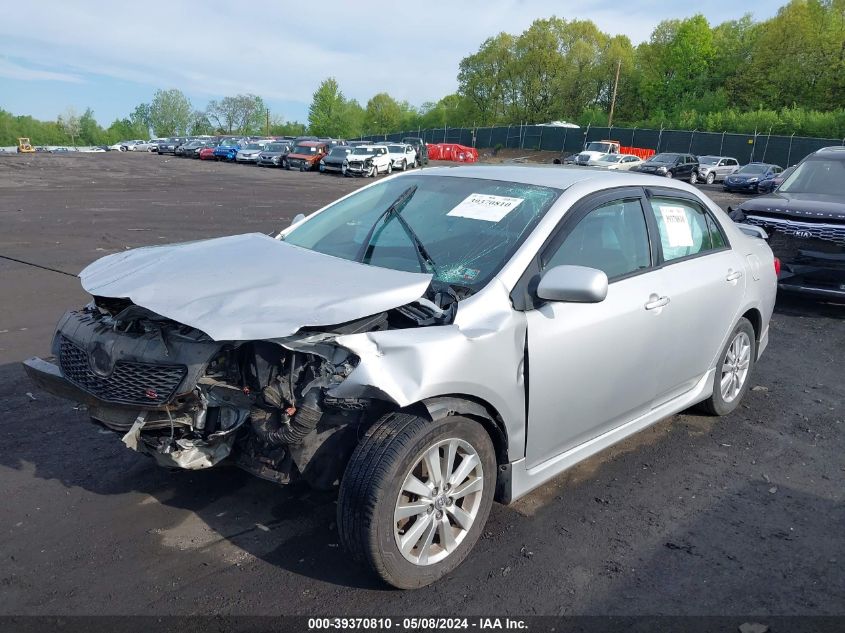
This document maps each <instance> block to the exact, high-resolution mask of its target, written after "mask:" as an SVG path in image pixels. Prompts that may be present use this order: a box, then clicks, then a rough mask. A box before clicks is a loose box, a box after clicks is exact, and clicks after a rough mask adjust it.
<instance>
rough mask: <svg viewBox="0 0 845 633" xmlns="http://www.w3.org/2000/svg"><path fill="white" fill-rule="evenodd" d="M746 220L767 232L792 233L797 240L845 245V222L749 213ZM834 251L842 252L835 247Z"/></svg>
mask: <svg viewBox="0 0 845 633" xmlns="http://www.w3.org/2000/svg"><path fill="white" fill-rule="evenodd" d="M745 221H746V222H748V224H753V225H755V226H759V227H762V228H763V229H764V230H765V231H767V232H772V231H774V232H779V233H782V234H784V235H790V236H793V237H795V238H797V240H813V241H814V242H815V240H822V241H825V242H831V243H832V244H837V245H839V246H845V224H827V223H822V222H803V221H800V220H799V221H794V220H787V219H785V218H769V217H761V216H754V215H749V216H746V218H745ZM832 252H841V249H835V250H834V251H832Z"/></svg>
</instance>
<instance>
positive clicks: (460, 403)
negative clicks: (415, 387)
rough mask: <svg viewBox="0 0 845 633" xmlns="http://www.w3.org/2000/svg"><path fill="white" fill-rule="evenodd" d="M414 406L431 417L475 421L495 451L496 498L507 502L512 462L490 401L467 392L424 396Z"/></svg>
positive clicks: (502, 421) (495, 411)
mask: <svg viewBox="0 0 845 633" xmlns="http://www.w3.org/2000/svg"><path fill="white" fill-rule="evenodd" d="M413 408H416V409H418V411H419V412H420V413H421V414H424V415H426V416H428V417H429V418H430V419H432V420H440V419H442V418H445V417H448V416H450V415H460V416H463V417H466V418H469V419H471V420H475V421H476V422H478V423H479V424H480V425H481V426H482V428H484V430H485V431H487V434H488V435H489V436H490V441H491V442H493V448H494V450H495V453H496V466H497V472H496V495H495V498H496V500H498V501H502V502H504V503H507V500H508V497H509V494H510V472H511V464H510V461H511V460H510V459H509V456H508V434H507V429H506V427H505V423H504V420H503V419H502V416H501V415H500V414H499V412H498V411H497V410H496V408H495V407H494V406H493V405H491V404H490V403H489V402H486V401H485V400H483V399H482V398H478V397H476V396H470V395H466V394H445V395H441V396H433V397H431V398H426V399H424V400H422V401H420V402H418V403H417V404H416V405H414V407H413Z"/></svg>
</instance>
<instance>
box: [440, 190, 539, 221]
mask: <svg viewBox="0 0 845 633" xmlns="http://www.w3.org/2000/svg"><path fill="white" fill-rule="evenodd" d="M523 200H524V198H510V197H508V196H491V195H488V194H486V193H471V194H469V195H468V196H467V197H466V198H465V199H464V200H462V201H461V202H460V204H458V206H456V207H455V208H454V209H452V210H451V211H449V213H447V214H446V215H451V216H452V217H456V218H469V219H470V220H484V221H485V222H501V220H502V218H504V217H505V216H506V215H507V214H508V213H510V212H511V211H513V210H514V209H516V208H517V207H518V206H519V205H520V204H521V203H522V201H523Z"/></svg>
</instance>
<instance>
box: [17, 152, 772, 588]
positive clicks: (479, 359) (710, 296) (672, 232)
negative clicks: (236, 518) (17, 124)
mask: <svg viewBox="0 0 845 633" xmlns="http://www.w3.org/2000/svg"><path fill="white" fill-rule="evenodd" d="M743 231H747V233H746V232H743ZM761 235H762V232H761V231H760V230H759V229H755V228H754V227H745V228H742V229H741V228H740V225H737V224H734V223H733V222H732V221H731V220H730V219H729V218H728V217H727V216H726V215H725V213H723V212H722V211H721V210H720V209H719V208H718V207H717V206H716V205H715V204H713V202H711V201H710V200H709V199H708V198H706V197H705V196H703V195H702V194H701V192H699V191H698V190H696V189H695V188H693V187H691V186H689V185H687V184H684V183H680V182H676V181H667V180H666V179H663V178H658V177H654V176H648V175H644V174H636V173H608V172H603V171H599V170H583V169H578V168H554V169H551V168H541V167H516V166H498V167H493V166H489V167H485V166H468V167H462V168H436V169H426V170H424V171H423V172H416V173H412V174H402V175H398V176H394V177H391V178H386V179H383V180H381V181H378V182H376V183H373V184H371V185H369V186H367V187H364V188H362V189H359V190H358V191H356V192H354V193H351V194H349V195H348V196H346V197H344V198H342V199H340V200H338V201H337V202H335V203H332V204H330V205H328V206H327V207H325V208H323V209H321V210H319V211H317V212H315V213H314V214H312V215H311V216H309V217H307V218H305V217H303V216H300V217H297V218H296V219H295V222H294V224H293V225H292V226H291V227H289V228H288V229H286V230H284V231H282V232H281V233H280V234H279V235H277V236H276V237H275V238H273V237H268V236H266V235H262V234H252V235H240V236H231V237H224V238H217V239H212V240H205V241H195V242H189V243H186V244H181V245H173V246H160V247H150V248H142V249H137V250H135V251H127V252H121V253H117V254H113V255H109V256H107V257H105V258H103V259H101V260H99V261H96V262H94V263H93V264H91V265H90V266H88V268H86V269H85V270H83V271H82V273H81V275H80V277H81V280H82V285H83V287H84V288H85V289H86V290H87V291H88V292H89V293H90V294H91V295H92V296H93V301H92V302H91V303H90V304H89V305H88V306H86V307H85V308H83V309H81V310H74V311H70V312H68V313H67V314H66V315H65V316H64V317H63V318H62V320H61V321H60V323H59V325H58V327H57V328H56V332H57V333H56V337H55V340H54V342H53V351H54V354H55V356H56V357H57V359H58V362H57V365H53V364H51V363H48V362H47V361H44V360H41V359H37V358H33V359H30V360H29V361H27V362H26V363H25V365H26V369H27V372H28V373H29V375H30V376H31V377H32V378H33V379H34V380H35V381H36V383H38V384H39V385H40V386H42V387H44V388H46V389H48V390H50V391H52V392H54V393H56V394H59V395H62V396H64V397H68V398H71V399H74V400H77V401H80V402H84V403H86V404H87V405H88V410H89V411H90V414H91V416H92V419H93V420H94V421H95V422H96V423H97V424H99V425H101V426H104V427H106V428H108V429H111V430H113V431H116V432H118V433H119V434H120V436H121V437H122V439H123V442H124V443H125V444H126V445H127V446H128V447H130V448H132V449H133V450H136V451H138V452H140V453H143V454H145V455H148V456H149V457H151V458H152V459H154V460H155V461H156V462H158V463H159V464H161V465H163V466H167V467H170V468H186V469H205V468H211V467H215V466H217V465H219V464H223V463H227V462H229V463H233V464H235V465H237V466H239V467H241V468H243V469H245V470H247V471H249V472H252V473H254V474H256V475H257V476H260V477H263V478H265V479H269V480H271V481H274V482H277V483H288V482H290V481H295V480H298V479H301V480H305V481H307V482H308V483H310V484H311V485H314V486H317V487H328V488H331V487H333V486H336V485H339V489H338V495H339V502H338V528H339V532H340V537H341V541H342V543H343V546H344V547H345V548H346V550H347V551H348V552H349V554H350V555H351V556H352V557H353V558H355V559H356V560H359V561H362V562H363V563H364V564H366V565H368V566H369V567H370V568H371V569H372V570H373V571H374V572H375V573H376V574H377V575H378V576H380V577H381V578H382V579H383V580H384V581H386V582H387V583H390V584H392V585H394V586H396V587H402V588H413V587H421V586H423V585H427V584H430V583H432V582H434V581H436V580H437V579H439V578H441V577H442V576H444V575H445V574H447V573H448V572H450V571H451V570H452V569H454V568H455V567H456V566H457V565H459V564H460V562H461V561H462V560H463V559H464V558H465V557H466V556H467V555H468V554H469V552H470V550H471V548H472V547H473V545H474V544H475V543H476V541H477V540H478V538H479V536H480V534H481V533H482V531H483V528H484V524H485V521H486V520H487V517H488V514H489V512H490V508H491V505H492V503H493V501H494V498H495V499H497V500H498V501H500V502H502V503H509V502H511V501H513V500H515V499H517V498H519V497H521V496H523V495H525V494H526V493H528V492H529V491H531V490H532V489H534V488H536V487H537V486H539V485H541V484H542V483H544V482H546V481H548V480H549V479H550V478H552V477H554V476H556V475H558V474H559V473H561V472H563V471H564V470H566V469H567V468H569V467H571V466H573V465H574V464H577V463H578V462H580V461H582V460H584V459H586V458H587V457H589V456H591V455H593V454H595V453H597V452H599V451H601V450H602V449H604V448H606V447H608V446H610V445H612V444H614V443H616V442H619V441H620V440H622V439H624V438H626V437H628V436H630V435H631V434H633V433H636V432H637V431H640V430H642V429H644V428H646V427H648V426H649V425H652V424H654V423H655V422H657V421H658V420H661V419H663V418H665V417H667V416H670V415H672V414H674V413H677V412H679V411H681V410H684V409H687V408H688V407H691V406H693V405H699V406H700V407H701V408H702V409H704V410H705V411H708V412H710V413H712V414H715V415H725V414H728V413H730V412H731V411H733V410H734V409H735V408H736V407H737V406H738V405H739V403H740V402H741V400H742V398H743V396H744V395H745V393H746V392H747V390H748V388H749V383H750V376H751V375H752V373H753V371H754V365H755V363H756V362H757V360H758V358H759V357H760V354H761V353H762V352H763V350H764V349H765V347H766V345H767V343H768V341H769V319H770V317H771V314H772V309H773V306H774V302H775V293H776V274H775V267H776V261H775V260H774V258H773V256H772V252H771V250H770V249H769V247H768V245H767V244H766V242H765V241H764V240H763V239H761Z"/></svg>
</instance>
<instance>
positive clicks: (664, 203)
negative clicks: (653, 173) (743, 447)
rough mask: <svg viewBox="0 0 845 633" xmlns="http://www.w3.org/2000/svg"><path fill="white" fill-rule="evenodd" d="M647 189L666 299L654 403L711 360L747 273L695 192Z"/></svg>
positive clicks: (693, 379)
mask: <svg viewBox="0 0 845 633" xmlns="http://www.w3.org/2000/svg"><path fill="white" fill-rule="evenodd" d="M647 193H648V205H647V207H648V210H649V211H650V215H649V216H648V217H649V221H650V222H651V223H652V224H651V225H652V227H653V233H654V234H655V235H659V240H657V241H658V242H659V259H660V265H659V268H660V280H661V288H662V289H663V292H664V293H665V295H664V296H665V298H666V299H667V301H668V303H667V305H666V308H665V309H664V314H663V315H662V318H661V333H660V344H659V345H658V346H657V348H656V350H655V358H654V362H655V367H656V368H657V371H658V372H659V378H658V392H657V397H656V399H655V402H654V405H655V406H659V405H660V404H663V403H664V402H667V401H669V400H671V399H673V398H676V397H678V396H680V395H681V394H683V393H685V392H687V391H689V390H690V389H692V388H693V387H694V386H695V385H696V383H697V382H698V380H699V379H700V378H701V377H702V376H703V375H704V374H705V373H706V372H707V370H708V369H709V368H710V367H711V366H712V365H713V363H714V361H715V358H716V356H717V355H718V353H719V352H720V351H721V349H722V346H723V345H724V343H725V340H726V339H727V336H728V334H729V333H730V331H731V330H732V329H733V327H734V324H735V323H736V320H737V318H738V316H739V310H740V308H741V306H742V303H743V296H744V294H745V282H746V280H745V263H744V260H743V258H742V257H741V256H740V255H739V254H738V253H736V252H735V251H733V250H732V249H731V248H730V244H729V243H728V241H727V238H726V236H725V234H724V231H722V229H721V228H720V227H719V225H718V222H717V221H716V219H715V218H714V217H713V215H712V214H711V213H710V212H709V211H708V210H707V208H706V206H705V205H704V204H703V203H702V202H701V201H700V200H699V199H698V198H697V197H696V196H694V195H693V194H691V193H686V192H680V191H675V190H670V189H662V188H654V189H650V190H648V191H647Z"/></svg>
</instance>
